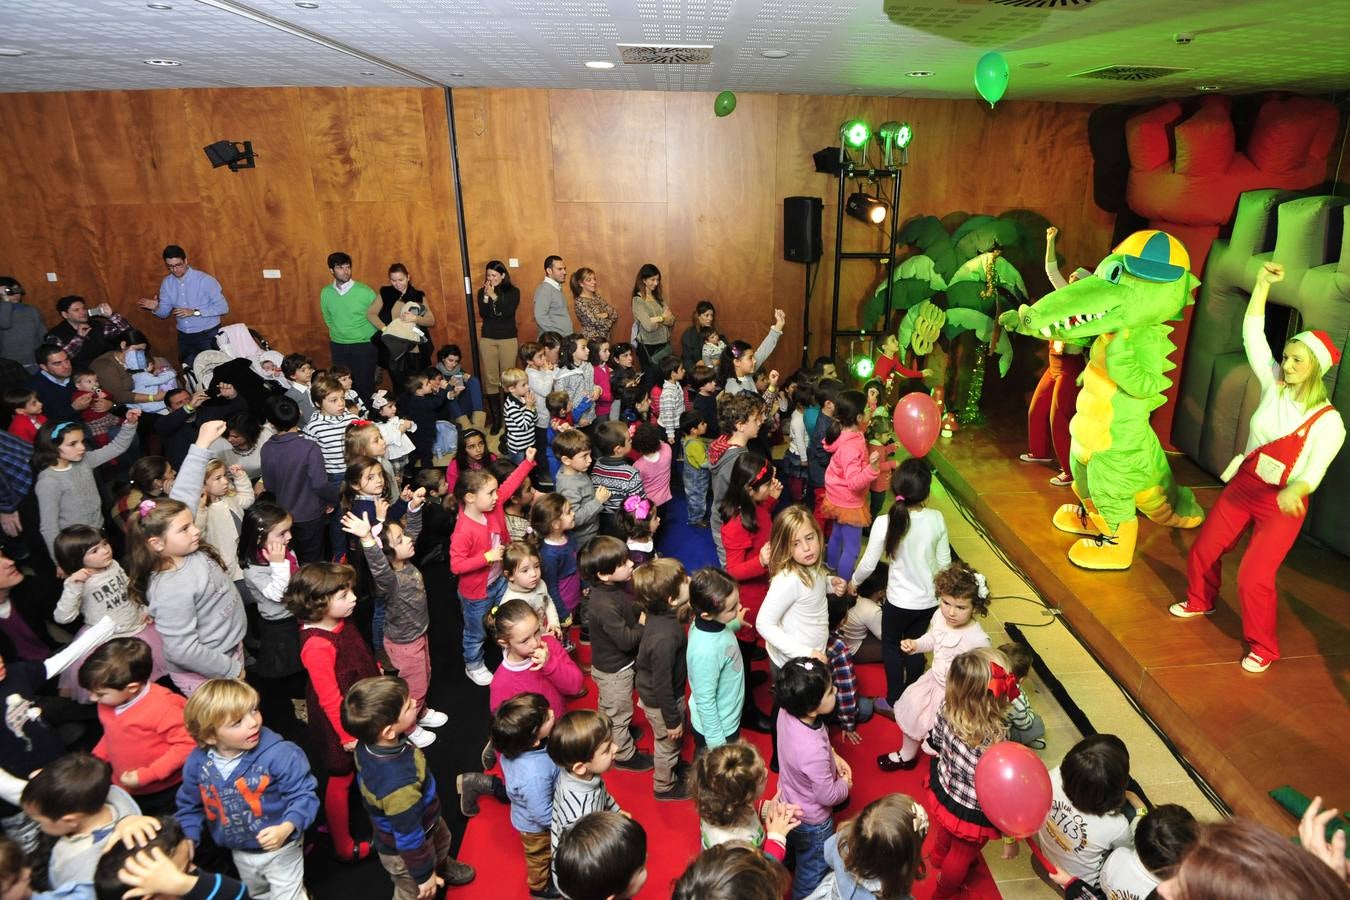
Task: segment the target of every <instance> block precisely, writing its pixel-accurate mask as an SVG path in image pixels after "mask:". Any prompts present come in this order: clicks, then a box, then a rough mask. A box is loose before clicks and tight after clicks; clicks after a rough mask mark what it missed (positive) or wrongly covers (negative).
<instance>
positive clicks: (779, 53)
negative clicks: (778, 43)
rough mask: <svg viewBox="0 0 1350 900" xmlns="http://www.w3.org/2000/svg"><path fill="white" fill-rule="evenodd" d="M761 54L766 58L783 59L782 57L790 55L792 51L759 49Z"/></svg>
mask: <svg viewBox="0 0 1350 900" xmlns="http://www.w3.org/2000/svg"><path fill="white" fill-rule="evenodd" d="M759 55H760V56H762V57H764V58H765V59H782V58H783V57H785V56H789V55H790V51H788V50H761V51H759Z"/></svg>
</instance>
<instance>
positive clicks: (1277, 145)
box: [1247, 97, 1340, 172]
mask: <svg viewBox="0 0 1350 900" xmlns="http://www.w3.org/2000/svg"><path fill="white" fill-rule="evenodd" d="M1339 124H1340V123H1339V121H1338V117H1337V113H1336V108H1335V107H1334V106H1332V105H1331V104H1329V103H1327V102H1326V101H1324V100H1319V99H1316V98H1314V97H1284V98H1280V97H1274V98H1271V99H1270V100H1267V101H1266V102H1265V103H1263V104H1261V109H1260V111H1259V112H1257V114H1256V123H1255V125H1254V126H1253V127H1252V136H1251V138H1250V139H1249V140H1248V141H1247V155H1248V156H1249V157H1251V160H1252V162H1254V163H1256V167H1257V168H1258V169H1261V170H1262V171H1264V172H1292V171H1294V170H1295V169H1299V168H1302V167H1303V166H1304V165H1306V164H1307V163H1308V162H1309V161H1314V160H1319V159H1325V158H1326V157H1327V154H1328V153H1330V152H1331V145H1332V143H1333V142H1334V141H1335V140H1336V129H1337V127H1338V125H1339Z"/></svg>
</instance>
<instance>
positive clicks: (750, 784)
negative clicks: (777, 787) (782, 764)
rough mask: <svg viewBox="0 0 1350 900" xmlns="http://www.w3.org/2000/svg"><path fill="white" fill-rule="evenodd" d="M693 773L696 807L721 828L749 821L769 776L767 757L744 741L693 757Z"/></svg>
mask: <svg viewBox="0 0 1350 900" xmlns="http://www.w3.org/2000/svg"><path fill="white" fill-rule="evenodd" d="M693 774H694V779H693V781H694V783H693V787H694V790H693V794H694V809H695V810H697V812H698V817H699V818H700V819H702V820H703V821H705V822H707V823H708V824H709V825H713V826H716V827H718V828H733V827H735V826H737V825H744V824H746V823H747V822H748V821H750V820H751V819H752V817H753V816H754V815H755V801H756V800H758V799H759V797H760V795H761V794H763V793H764V785H765V782H766V781H767V780H768V777H769V775H768V770H767V769H765V767H764V757H762V756H760V755H759V751H758V750H756V749H755V746H754V745H753V744H750V743H747V742H745V741H737V742H736V743H733V744H722V745H721V746H720V747H710V748H708V752H707V753H704V754H701V755H699V756H698V757H696V758H695V759H694V773H693Z"/></svg>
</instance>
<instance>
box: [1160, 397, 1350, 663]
mask: <svg viewBox="0 0 1350 900" xmlns="http://www.w3.org/2000/svg"><path fill="white" fill-rule="evenodd" d="M1332 409H1333V407H1332V406H1331V405H1330V404H1328V405H1326V406H1324V407H1322V408H1321V409H1320V410H1318V411H1317V412H1316V413H1314V414H1313V415H1312V416H1310V417H1309V418H1308V419H1307V420H1306V421H1304V423H1303V424H1302V425H1300V426H1299V427H1298V429H1297V430H1296V431H1294V432H1292V433H1291V434H1286V435H1285V436H1284V437H1282V438H1276V439H1275V440H1273V441H1271V442H1270V443H1268V444H1264V445H1262V446H1260V447H1257V448H1256V449H1255V450H1253V451H1252V452H1251V453H1249V454H1247V458H1246V459H1244V460H1243V461H1242V467H1241V468H1240V469H1238V472H1237V474H1236V475H1235V476H1233V480H1232V481H1230V482H1228V485H1227V487H1225V488H1224V489H1223V493H1222V494H1220V495H1219V502H1218V503H1216V504H1214V509H1212V510H1210V512H1209V515H1208V516H1207V517H1206V518H1205V524H1204V525H1203V526H1201V528H1200V535H1199V537H1197V538H1196V540H1195V545H1194V546H1193V547H1191V555H1190V559H1189V560H1188V562H1187V564H1186V581H1187V583H1188V584H1189V585H1190V588H1189V590H1188V591H1187V593H1186V606H1187V607H1188V608H1189V609H1191V610H1195V611H1199V610H1209V609H1213V608H1214V601H1215V600H1216V599H1217V598H1218V596H1219V583H1220V580H1221V578H1222V575H1223V555H1224V554H1225V553H1227V552H1228V551H1229V550H1232V549H1233V547H1234V545H1236V544H1237V542H1238V539H1239V538H1240V537H1242V533H1243V532H1244V531H1246V530H1247V526H1248V525H1254V527H1253V529H1252V539H1251V543H1249V544H1248V545H1247V552H1246V554H1245V555H1244V556H1243V557H1242V563H1241V565H1239V566H1238V600H1239V602H1240V603H1241V605H1242V636H1243V638H1244V639H1245V640H1246V641H1247V643H1248V644H1250V645H1251V649H1252V652H1253V653H1256V654H1257V655H1259V656H1261V657H1264V658H1265V659H1268V660H1272V661H1273V660H1277V659H1279V658H1280V642H1279V637H1278V635H1277V633H1276V629H1275V610H1276V606H1277V604H1278V601H1279V598H1278V595H1277V594H1276V592H1275V573H1276V572H1277V571H1279V568H1280V564H1281V563H1283V562H1284V557H1285V554H1287V553H1288V552H1289V548H1290V547H1292V546H1293V545H1294V541H1295V539H1297V538H1298V533H1299V530H1300V529H1301V528H1302V527H1303V517H1304V514H1306V511H1307V506H1308V504H1307V500H1306V499H1305V500H1304V501H1303V508H1304V513H1300V514H1299V515H1297V516H1288V515H1285V514H1284V513H1282V512H1280V507H1279V504H1278V503H1276V501H1275V498H1276V496H1278V494H1279V493H1280V490H1281V489H1282V488H1283V487H1284V486H1285V485H1286V484H1287V483H1288V482H1289V472H1290V471H1291V470H1292V469H1293V467H1294V463H1295V462H1297V461H1298V457H1299V454H1301V453H1302V452H1303V445H1304V444H1305V443H1306V442H1307V439H1308V432H1309V431H1310V430H1311V429H1312V426H1313V423H1314V422H1316V421H1317V420H1318V419H1319V418H1321V417H1322V415H1323V414H1325V413H1327V412H1330V411H1331V410H1332ZM1262 455H1265V456H1267V457H1269V458H1271V459H1273V460H1274V461H1276V462H1279V463H1283V464H1284V471H1283V472H1282V473H1281V475H1280V483H1279V484H1277V485H1275V484H1269V483H1267V482H1265V481H1263V480H1262V479H1261V478H1259V477H1257V474H1256V464H1257V460H1258V459H1259V458H1260V457H1261V456H1262Z"/></svg>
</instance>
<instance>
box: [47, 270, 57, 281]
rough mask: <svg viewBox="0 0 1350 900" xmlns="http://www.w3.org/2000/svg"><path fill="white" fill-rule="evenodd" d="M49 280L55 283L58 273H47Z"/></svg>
mask: <svg viewBox="0 0 1350 900" xmlns="http://www.w3.org/2000/svg"><path fill="white" fill-rule="evenodd" d="M47 280H48V281H55V280H56V273H55V272H48V273H47Z"/></svg>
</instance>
